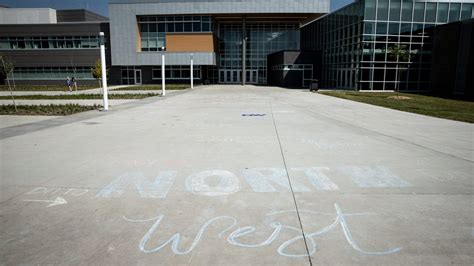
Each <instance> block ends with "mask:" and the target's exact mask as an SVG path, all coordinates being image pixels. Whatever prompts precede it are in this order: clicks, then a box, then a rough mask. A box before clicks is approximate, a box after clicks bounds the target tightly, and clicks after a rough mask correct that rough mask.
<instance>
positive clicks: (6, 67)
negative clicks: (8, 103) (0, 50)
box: [0, 54, 18, 112]
mask: <svg viewBox="0 0 474 266" xmlns="http://www.w3.org/2000/svg"><path fill="white" fill-rule="evenodd" d="M0 63H1V69H0V71H1V73H2V76H4V77H5V79H6V80H7V83H8V90H9V91H10V95H11V97H12V101H13V106H14V107H15V112H17V111H18V109H17V108H16V102H15V97H14V96H13V90H12V86H11V84H10V77H9V75H10V74H11V77H12V81H13V87H15V78H14V76H13V70H14V69H15V64H14V63H13V61H12V60H11V58H9V57H6V56H4V55H1V54H0Z"/></svg>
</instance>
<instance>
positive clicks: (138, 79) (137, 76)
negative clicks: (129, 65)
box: [135, 69, 142, 85]
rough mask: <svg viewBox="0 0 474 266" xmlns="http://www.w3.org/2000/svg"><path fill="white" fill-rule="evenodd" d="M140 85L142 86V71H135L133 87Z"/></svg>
mask: <svg viewBox="0 0 474 266" xmlns="http://www.w3.org/2000/svg"><path fill="white" fill-rule="evenodd" d="M141 84H142V70H141V69H135V85H141Z"/></svg>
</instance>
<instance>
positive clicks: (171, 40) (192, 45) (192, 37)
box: [166, 33, 215, 52]
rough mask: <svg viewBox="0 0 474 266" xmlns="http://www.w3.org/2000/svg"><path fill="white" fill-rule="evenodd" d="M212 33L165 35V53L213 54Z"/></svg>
mask: <svg viewBox="0 0 474 266" xmlns="http://www.w3.org/2000/svg"><path fill="white" fill-rule="evenodd" d="M214 48H215V47H214V35H213V34H212V33H167V34H166V51H167V52H214V51H215V49H214Z"/></svg>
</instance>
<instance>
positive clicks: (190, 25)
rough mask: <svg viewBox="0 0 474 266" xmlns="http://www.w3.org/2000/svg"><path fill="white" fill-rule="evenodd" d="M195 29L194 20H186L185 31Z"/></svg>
mask: <svg viewBox="0 0 474 266" xmlns="http://www.w3.org/2000/svg"><path fill="white" fill-rule="evenodd" d="M192 31H193V23H192V22H185V23H184V32H192Z"/></svg>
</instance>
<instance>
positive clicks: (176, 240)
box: [123, 203, 402, 257]
mask: <svg viewBox="0 0 474 266" xmlns="http://www.w3.org/2000/svg"><path fill="white" fill-rule="evenodd" d="M334 208H335V211H336V213H335V219H334V222H332V223H331V224H330V225H328V226H325V227H323V228H322V229H320V230H317V231H315V232H304V233H303V232H302V231H301V229H300V228H298V227H294V226H290V225H285V224H283V223H282V222H280V221H273V222H271V223H269V227H270V228H272V233H271V234H270V236H268V237H267V238H266V239H264V240H263V241H261V242H257V243H243V242H241V241H239V238H240V237H242V236H246V235H251V234H253V233H254V232H255V231H256V227H255V226H243V227H237V228H236V229H234V230H233V231H232V232H230V233H229V234H228V236H227V238H226V241H227V243H228V244H230V245H233V246H238V247H243V248H259V247H263V246H268V245H271V244H272V243H274V242H275V240H276V239H278V238H279V237H280V235H281V234H282V232H283V231H284V230H285V231H290V232H294V234H295V236H294V237H292V238H290V239H288V240H286V241H284V242H283V243H282V244H280V245H279V246H278V248H277V250H276V252H277V253H278V254H279V255H281V256H286V257H307V256H308V255H314V254H315V253H316V252H317V246H318V245H317V242H316V238H317V237H320V236H323V235H325V234H327V233H329V232H331V231H332V230H335V229H336V228H337V227H338V226H339V227H340V228H341V230H342V233H343V234H344V237H345V240H346V242H347V244H348V245H349V246H350V247H351V248H352V249H353V250H355V251H357V252H359V253H360V254H364V255H389V254H393V253H397V252H399V251H401V250H402V248H401V247H397V248H392V249H387V250H382V251H368V250H365V249H363V248H362V247H361V246H360V245H359V243H358V242H357V241H356V240H355V239H354V237H353V235H352V233H351V229H350V228H349V225H348V223H347V220H346V218H347V217H350V216H364V215H371V213H344V212H343V211H342V209H341V208H340V206H339V205H338V204H337V203H336V204H334ZM290 212H295V211H294V210H288V211H277V212H272V213H268V214H266V216H270V217H278V216H279V215H280V216H281V215H285V214H287V213H290ZM301 212H303V213H307V214H311V215H315V216H317V215H328V214H321V213H317V212H313V211H305V210H302V211H301ZM164 217H165V216H164V215H158V216H156V217H153V218H150V219H145V220H134V219H130V218H127V217H125V216H124V217H123V218H124V219H125V220H126V221H129V222H135V223H146V222H152V226H151V227H150V228H149V229H148V231H147V232H146V233H145V235H144V236H143V237H142V238H141V240H140V242H139V244H138V248H139V249H140V250H141V251H142V252H145V253H153V252H159V251H161V250H163V249H164V248H165V247H166V246H168V245H170V244H171V251H172V252H173V253H174V254H176V255H186V254H189V253H190V252H191V251H193V250H194V249H195V248H196V247H197V246H198V244H199V242H200V241H201V238H202V237H203V235H204V233H205V232H206V230H207V228H208V227H209V226H210V225H212V224H215V223H216V222H218V221H221V223H219V225H222V222H224V225H225V226H224V229H223V230H222V231H221V232H220V233H219V234H218V235H217V236H218V237H219V238H222V236H223V235H224V234H226V233H227V232H229V231H230V230H232V229H233V228H235V227H236V226H237V225H238V222H237V219H236V218H234V217H231V216H218V217H215V218H212V219H210V220H208V221H207V222H205V223H204V224H203V225H202V226H201V227H200V229H199V230H198V232H197V234H196V236H195V237H194V239H193V241H192V243H191V244H190V245H189V247H187V248H182V247H181V248H180V240H181V233H179V232H178V233H175V234H173V235H172V236H171V237H170V238H169V239H168V240H166V241H164V242H162V243H158V244H155V245H153V244H150V243H149V242H151V239H152V238H153V237H154V236H155V235H156V234H158V233H157V232H158V229H159V227H160V224H161V223H162V221H163V219H164ZM266 220H267V219H266ZM312 220H314V219H312ZM303 237H304V238H305V239H306V242H307V243H308V253H306V252H302V253H294V252H290V251H288V249H290V247H292V246H293V245H295V243H297V242H298V241H302V240H303ZM150 245H151V246H153V247H152V248H147V246H150ZM290 250H291V249H290Z"/></svg>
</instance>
